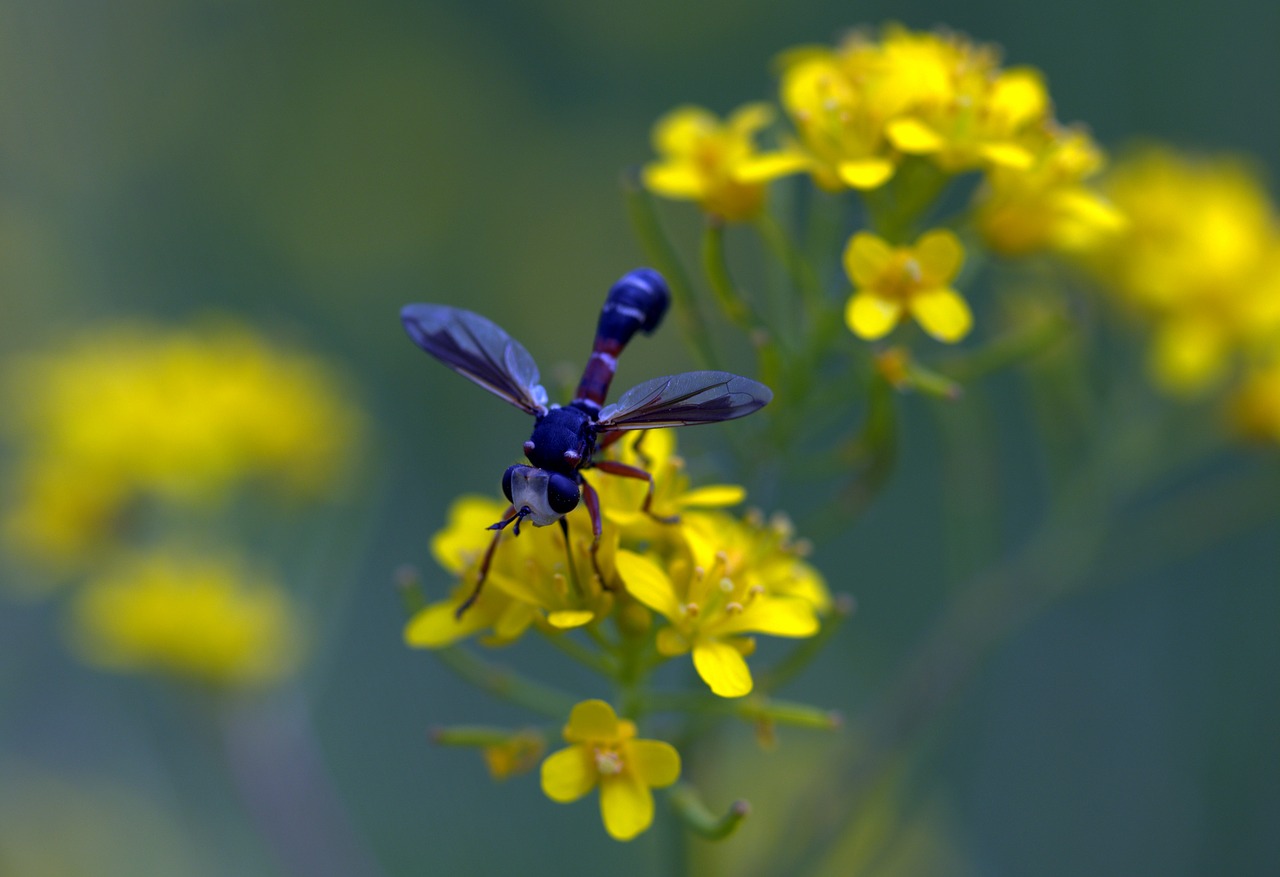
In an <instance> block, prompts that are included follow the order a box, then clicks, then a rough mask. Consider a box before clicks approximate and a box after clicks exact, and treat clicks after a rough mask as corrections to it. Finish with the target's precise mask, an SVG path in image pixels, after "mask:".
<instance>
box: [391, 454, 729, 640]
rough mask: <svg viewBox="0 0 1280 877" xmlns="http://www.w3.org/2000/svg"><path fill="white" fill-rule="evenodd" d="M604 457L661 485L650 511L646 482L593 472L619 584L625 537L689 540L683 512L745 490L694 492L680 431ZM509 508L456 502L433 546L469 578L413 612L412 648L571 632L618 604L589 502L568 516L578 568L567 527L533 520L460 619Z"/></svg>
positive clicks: (507, 542) (498, 556) (508, 538)
mask: <svg viewBox="0 0 1280 877" xmlns="http://www.w3.org/2000/svg"><path fill="white" fill-rule="evenodd" d="M637 445H640V446H641V448H640V450H639V451H637V450H636V447H637ZM601 456H602V457H607V458H608V459H611V460H617V461H619V462H622V463H626V464H628V465H632V466H639V467H641V468H644V469H646V470H647V471H650V472H652V474H653V476H654V484H655V489H654V498H653V502H652V504H651V507H650V511H651V513H652V514H645V513H644V512H642V511H641V510H640V509H641V506H642V505H643V503H644V497H645V493H646V492H647V490H648V485H647V483H646V482H644V481H641V480H638V479H633V478H621V477H617V476H614V475H605V474H600V475H596V474H594V473H591V472H590V471H588V476H589V477H590V479H591V483H592V484H593V485H595V486H596V488H597V489H598V491H599V494H600V508H601V512H602V514H603V516H604V525H603V532H602V540H601V543H600V549H599V551H598V553H597V555H596V563H597V564H598V565H599V567H600V572H601V573H603V574H604V576H605V578H606V583H607V584H609V585H610V587H617V586H618V582H617V577H616V573H615V555H616V552H617V548H618V545H619V544H620V543H621V544H626V545H633V546H634V545H638V544H649V545H659V544H661V545H667V544H679V545H682V544H683V535H682V527H681V524H680V523H679V521H678V519H679V516H681V515H682V514H683V513H685V512H686V511H688V510H690V509H697V508H713V507H719V506H726V505H734V504H736V503H739V502H741V501H742V499H743V497H744V495H745V491H744V490H743V489H742V488H741V487H738V486H736V485H729V484H716V485H706V486H704V487H701V488H696V489H690V487H689V478H688V476H687V475H686V474H685V473H684V471H683V468H684V461H683V460H681V459H680V458H679V457H678V456H676V454H675V438H674V436H673V434H672V432H671V430H649V431H647V432H645V433H639V432H637V433H635V434H633V435H629V436H627V437H625V438H623V439H622V440H621V441H619V442H617V443H616V444H614V445H613V446H611V447H610V448H608V449H606V451H605V452H604V453H603V454H602V455H601ZM506 508H507V503H506V502H505V501H503V500H497V499H488V498H485V497H479V496H464V497H462V498H460V499H458V500H457V501H456V502H454V504H453V505H452V506H451V507H450V510H449V520H448V523H447V524H446V525H445V527H444V529H442V530H441V531H440V532H439V533H437V534H436V535H435V537H434V538H433V539H432V541H431V551H432V554H433V555H434V556H435V559H436V561H437V563H439V564H440V566H441V567H442V568H444V569H445V570H446V571H447V572H449V573H451V574H453V575H455V576H457V577H458V579H459V581H458V584H457V585H456V586H455V588H454V590H453V592H452V594H451V595H450V597H449V599H447V600H442V601H440V602H437V603H433V604H431V605H429V606H427V607H425V608H424V609H422V610H421V611H419V612H418V613H417V614H416V615H415V616H414V617H413V618H412V619H410V621H409V624H408V627H407V628H406V629H405V640H406V642H407V643H408V644H409V645H411V646H415V647H418V648H443V647H445V646H448V645H452V644H453V643H455V642H458V641H459V640H462V639H465V638H466V637H469V636H472V635H475V634H478V633H481V632H483V631H490V632H491V641H492V642H494V643H495V644H496V643H505V642H511V641H512V640H514V639H516V638H518V637H519V636H520V635H521V634H523V633H524V632H525V631H526V630H527V629H528V627H529V625H531V624H534V623H542V622H544V621H545V623H546V624H547V625H549V626H550V627H551V628H553V629H555V630H570V629H573V628H576V627H582V626H583V625H586V624H590V623H591V622H593V621H596V620H599V619H600V618H603V617H604V616H605V615H607V614H608V613H609V611H610V610H611V609H612V607H613V600H614V597H613V594H612V592H611V591H610V590H609V589H606V588H603V587H601V583H600V581H599V578H598V577H597V576H596V570H595V568H594V566H593V565H592V562H591V542H592V540H593V534H592V531H591V519H590V516H589V515H588V513H587V510H586V508H585V507H579V508H578V509H575V510H574V511H573V512H571V513H570V514H569V515H568V516H567V517H566V519H565V520H566V521H568V523H569V535H570V543H571V545H572V553H573V558H574V560H573V564H572V566H570V564H569V561H568V555H567V554H566V551H565V544H564V538H563V536H562V535H561V532H560V528H559V527H556V526H552V527H531V526H526V527H525V528H523V529H522V530H521V531H520V535H519V536H515V535H513V534H511V533H510V532H507V533H505V534H504V535H503V537H502V541H501V542H500V543H499V545H498V547H497V549H496V550H495V551H494V554H493V558H492V560H491V563H490V567H489V575H488V577H487V579H486V581H485V585H484V588H483V589H482V590H481V592H480V597H479V599H477V600H476V602H475V604H474V605H472V606H471V607H470V608H469V609H468V610H467V611H466V612H464V613H463V615H462V617H461V618H457V617H456V613H457V610H458V607H460V606H461V605H462V603H463V601H465V600H466V599H467V597H469V596H470V594H471V592H472V590H473V589H474V587H475V581H476V576H477V575H478V571H479V567H480V564H481V562H482V560H483V557H484V554H485V552H486V551H487V550H488V549H489V546H490V544H491V543H492V539H493V531H491V530H489V529H487V528H488V526H489V525H490V524H492V523H494V522H495V521H497V520H499V519H500V518H501V517H502V515H503V512H504V511H506ZM657 518H664V519H671V520H672V522H671V523H663V522H662V521H660V520H658V519H657Z"/></svg>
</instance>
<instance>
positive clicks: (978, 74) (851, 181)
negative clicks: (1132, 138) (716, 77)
mask: <svg viewBox="0 0 1280 877" xmlns="http://www.w3.org/2000/svg"><path fill="white" fill-rule="evenodd" d="M781 100H782V105H783V107H784V108H785V109H786V111H787V114H788V115H789V116H790V118H791V120H792V122H793V123H794V124H795V127H796V130H797V132H798V133H799V137H800V144H801V148H802V150H803V151H804V152H805V153H806V154H807V155H808V157H809V160H810V167H809V171H810V173H811V174H812V175H813V178H814V181H815V182H816V183H817V184H818V185H819V186H821V187H823V188H825V189H829V190H836V189H841V188H845V187H850V188H854V189H863V190H868V189H875V188H878V187H879V186H881V185H883V184H884V183H886V182H888V181H889V179H890V178H891V177H892V176H893V175H894V172H895V169H896V166H897V163H898V161H899V160H900V157H901V156H902V155H918V156H922V157H925V158H928V159H929V160H930V161H932V162H933V163H934V164H936V165H937V166H938V167H939V168H941V169H942V170H943V171H944V172H946V173H949V174H956V173H961V172H963V171H967V170H975V169H996V168H1015V169H1028V168H1030V167H1031V166H1032V165H1033V163H1034V154H1033V151H1032V149H1031V148H1030V146H1029V145H1028V143H1027V142H1026V140H1027V139H1028V138H1029V137H1032V138H1033V137H1035V136H1036V135H1037V133H1038V132H1040V131H1041V130H1042V129H1044V128H1045V127H1046V126H1047V125H1049V124H1050V122H1051V121H1052V117H1051V112H1050V110H1051V105H1050V101H1049V95H1048V92H1047V90H1046V88H1045V86H1044V82H1043V80H1042V78H1041V76H1040V74H1039V72H1038V71H1035V70H1033V69H1031V68H1014V69H1010V70H1002V69H1000V67H999V56H998V53H997V52H996V51H995V49H993V48H992V47H990V46H984V45H979V44H975V43H972V42H970V41H969V40H968V39H966V38H965V37H963V36H960V35H958V34H953V33H942V32H935V33H928V32H919V31H911V30H908V29H906V28H903V27H901V26H898V25H890V26H888V27H886V28H885V29H884V30H883V32H882V34H881V36H880V38H879V39H878V40H876V39H872V38H870V37H868V36H867V35H866V34H864V33H857V34H854V35H853V36H852V37H850V38H849V39H847V40H846V41H845V42H844V43H843V44H842V45H840V46H838V47H837V48H835V49H828V48H815V47H804V48H800V49H795V50H792V51H791V52H788V53H786V54H785V55H784V56H783V59H782V82H781Z"/></svg>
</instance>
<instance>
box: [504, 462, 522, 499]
mask: <svg viewBox="0 0 1280 877" xmlns="http://www.w3.org/2000/svg"><path fill="white" fill-rule="evenodd" d="M523 468H524V467H523V466H521V465H520V464H519V463H517V464H516V465H514V466H508V467H507V471H506V472H503V473H502V493H503V495H504V496H505V497H506V498H507V502H515V500H513V499H512V498H511V473H512V472H514V471H516V470H517V469H523Z"/></svg>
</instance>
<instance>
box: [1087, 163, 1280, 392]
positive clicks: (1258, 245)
mask: <svg viewBox="0 0 1280 877" xmlns="http://www.w3.org/2000/svg"><path fill="white" fill-rule="evenodd" d="M1104 192H1105V193H1106V194H1107V195H1108V196H1109V197H1110V198H1111V200H1112V201H1113V202H1114V203H1115V205H1116V207H1117V208H1119V209H1120V210H1121V211H1122V212H1123V213H1124V215H1125V216H1126V217H1127V218H1128V222H1127V225H1126V226H1125V229H1124V231H1123V233H1122V234H1119V235H1116V236H1115V239H1114V240H1112V241H1110V245H1109V246H1106V247H1103V248H1100V249H1098V250H1096V251H1094V252H1092V253H1091V254H1090V264H1091V265H1092V267H1093V268H1094V270H1095V271H1096V272H1097V273H1098V275H1099V277H1100V278H1101V279H1102V280H1103V281H1104V283H1105V284H1106V286H1107V288H1108V290H1110V291H1111V292H1113V293H1114V294H1115V295H1116V296H1117V298H1118V299H1119V300H1120V301H1121V303H1122V304H1124V305H1125V306H1126V307H1127V308H1128V309H1130V310H1131V311H1133V312H1135V313H1136V314H1137V315H1138V316H1139V317H1141V318H1143V319H1145V320H1147V321H1149V322H1150V324H1151V325H1152V329H1153V342H1152V346H1151V356H1150V360H1151V369H1152V372H1153V374H1154V376H1155V378H1156V381H1157V383H1159V384H1160V385H1161V386H1162V387H1164V388H1166V389H1168V390H1170V391H1173V392H1178V393H1196V392H1199V391H1203V390H1205V389H1207V388H1209V387H1210V386H1212V385H1213V384H1214V383H1216V382H1218V381H1219V380H1221V379H1222V378H1223V377H1224V376H1225V375H1226V374H1227V373H1228V372H1229V371H1230V369H1231V367H1232V365H1233V363H1234V362H1235V361H1237V359H1239V358H1244V359H1245V360H1252V359H1256V358H1257V357H1258V356H1260V355H1263V354H1265V352H1266V351H1267V350H1269V349H1270V348H1271V346H1272V345H1273V344H1274V343H1275V339H1276V338H1277V337H1280V222H1278V221H1277V218H1276V215H1275V210H1274V208H1273V207H1272V205H1271V202H1270V199H1269V198H1268V196H1267V193H1266V190H1265V188H1264V186H1263V185H1262V183H1261V182H1260V181H1259V179H1258V178H1257V176H1256V175H1255V174H1254V173H1253V172H1252V171H1250V170H1249V169H1248V168H1247V167H1246V166H1244V165H1243V164H1242V163H1240V162H1238V161H1234V160H1231V159H1222V158H1217V159H1197V158H1192V157H1188V156H1183V155H1179V154H1177V153H1175V152H1172V151H1170V150H1167V149H1154V148H1153V149H1148V150H1145V151H1143V152H1139V153H1136V154H1134V155H1132V156H1130V157H1128V158H1126V159H1124V160H1123V161H1121V162H1120V163H1119V164H1118V165H1117V166H1116V168H1115V169H1114V170H1113V172H1112V173H1111V174H1110V175H1109V176H1108V177H1107V179H1106V180H1105V181H1104Z"/></svg>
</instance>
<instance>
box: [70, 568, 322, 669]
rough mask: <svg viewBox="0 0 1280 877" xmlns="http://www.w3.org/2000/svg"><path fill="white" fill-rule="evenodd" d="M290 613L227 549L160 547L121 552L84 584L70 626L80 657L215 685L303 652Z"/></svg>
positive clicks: (292, 660) (289, 665)
mask: <svg viewBox="0 0 1280 877" xmlns="http://www.w3.org/2000/svg"><path fill="white" fill-rule="evenodd" d="M295 618H296V612H295V610H294V608H293V607H292V606H291V605H290V602H289V600H288V598H287V597H286V595H285V593H284V592H283V591H282V590H281V589H280V588H279V587H278V586H277V585H275V584H274V583H272V582H271V581H270V580H268V579H265V578H262V577H259V576H254V575H251V574H247V573H245V572H244V571H243V564H242V563H241V562H240V561H238V560H237V559H235V558H232V557H227V556H205V555H201V554H197V553H192V552H188V551H182V550H177V549H165V550H162V551H157V552H153V553H150V554H142V555H137V556H134V557H130V558H127V559H125V560H123V561H122V562H120V563H118V564H116V565H114V566H112V567H111V568H109V569H107V570H105V571H104V572H103V573H101V574H100V575H98V576H96V577H94V578H92V579H91V580H90V581H89V582H88V583H86V584H85V586H84V588H83V589H82V590H81V591H80V593H79V594H78V595H77V598H76V601H75V603H74V606H73V625H72V633H73V636H74V643H75V645H76V646H77V649H78V651H79V652H80V654H82V655H83V656H84V658H85V660H86V661H88V662H89V663H91V664H94V665H97V666H99V667H103V668H105V669H109V670H116V671H121V672H136V671H150V670H159V671H164V672H169V673H174V674H177V675H180V676H187V677H191V678H194V679H198V680H200V681H204V682H208V683H212V684H217V685H250V684H259V683H266V682H272V681H276V680H278V679H281V678H283V677H285V676H287V675H288V674H290V673H291V672H293V670H294V669H295V667H296V666H297V663H298V659H299V653H300V639H301V635H300V631H299V630H298V626H297V622H296V621H295Z"/></svg>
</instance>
